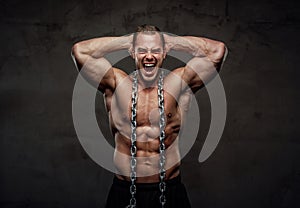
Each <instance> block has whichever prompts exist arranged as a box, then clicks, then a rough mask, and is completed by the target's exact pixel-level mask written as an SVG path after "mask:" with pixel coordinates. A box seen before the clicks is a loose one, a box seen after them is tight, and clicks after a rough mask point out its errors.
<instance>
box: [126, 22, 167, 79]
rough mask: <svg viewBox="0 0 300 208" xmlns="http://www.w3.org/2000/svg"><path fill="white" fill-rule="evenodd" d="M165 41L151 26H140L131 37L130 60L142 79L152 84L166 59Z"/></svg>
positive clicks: (156, 29)
mask: <svg viewBox="0 0 300 208" xmlns="http://www.w3.org/2000/svg"><path fill="white" fill-rule="evenodd" d="M164 45H165V41H164V37H163V34H162V33H161V32H160V30H159V29H158V28H157V27H155V26H152V25H142V26H139V27H138V28H137V32H136V33H135V34H134V35H133V42H132V58H134V60H135V64H136V67H137V69H138V70H139V72H140V75H141V77H142V79H143V80H144V81H146V82H152V81H154V80H155V79H156V77H157V74H158V70H159V68H160V67H161V66H162V63H163V60H164V58H165V57H166V52H165V48H164Z"/></svg>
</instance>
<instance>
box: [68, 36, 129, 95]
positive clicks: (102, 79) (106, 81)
mask: <svg viewBox="0 0 300 208" xmlns="http://www.w3.org/2000/svg"><path fill="white" fill-rule="evenodd" d="M131 46H132V36H121V37H102V38H94V39H90V40H85V41H81V42H78V43H76V44H75V45H74V46H73V48H72V57H73V59H74V62H75V64H76V66H77V68H78V70H79V71H81V74H82V75H83V76H84V77H85V78H86V79H87V81H88V82H89V83H90V84H92V85H93V86H94V87H97V88H98V89H99V90H100V91H102V92H105V90H106V89H112V90H114V89H115V71H117V69H114V68H113V67H112V66H111V64H110V63H109V62H108V61H107V60H106V59H105V58H104V55H105V54H107V53H110V52H113V51H118V50H122V49H130V47H131Z"/></svg>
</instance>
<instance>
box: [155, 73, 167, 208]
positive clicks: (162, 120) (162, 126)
mask: <svg viewBox="0 0 300 208" xmlns="http://www.w3.org/2000/svg"><path fill="white" fill-rule="evenodd" d="M163 77H164V72H163V71H161V73H160V75H159V80H158V89H157V94H158V109H159V115H160V121H159V129H160V135H159V142H160V145H159V167H160V170H159V178H160V183H159V190H160V193H161V194H160V197H159V201H160V204H161V207H162V208H163V207H164V205H165V203H166V197H165V191H166V183H165V182H164V180H165V177H166V170H165V162H166V156H165V149H166V147H165V125H166V122H165V107H164V90H163V87H164V79H163Z"/></svg>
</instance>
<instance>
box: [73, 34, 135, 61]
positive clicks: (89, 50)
mask: <svg viewBox="0 0 300 208" xmlns="http://www.w3.org/2000/svg"><path fill="white" fill-rule="evenodd" d="M131 42H132V37H131V36H121V37H101V38H93V39H90V40H85V41H81V42H78V43H76V44H75V45H74V46H73V49H72V52H73V54H74V55H75V57H76V56H80V55H82V56H84V55H87V56H90V57H93V58H96V59H97V58H101V57H103V56H104V55H105V54H107V53H110V52H113V51H118V50H122V49H129V48H130V47H131Z"/></svg>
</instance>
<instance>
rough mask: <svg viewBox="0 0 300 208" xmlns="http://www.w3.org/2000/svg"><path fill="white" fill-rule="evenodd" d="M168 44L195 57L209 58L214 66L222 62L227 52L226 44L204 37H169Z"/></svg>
mask: <svg viewBox="0 0 300 208" xmlns="http://www.w3.org/2000/svg"><path fill="white" fill-rule="evenodd" d="M166 42H167V44H169V47H170V48H171V49H173V50H178V51H183V52H186V53H189V54H191V55H193V56H195V57H207V58H208V59H209V60H210V61H211V62H213V63H214V64H218V63H219V62H221V61H222V59H223V57H224V54H225V52H226V47H225V44H224V43H222V42H220V41H215V40H211V39H207V38H202V37H194V36H177V37H172V38H170V36H169V38H167V41H166Z"/></svg>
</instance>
